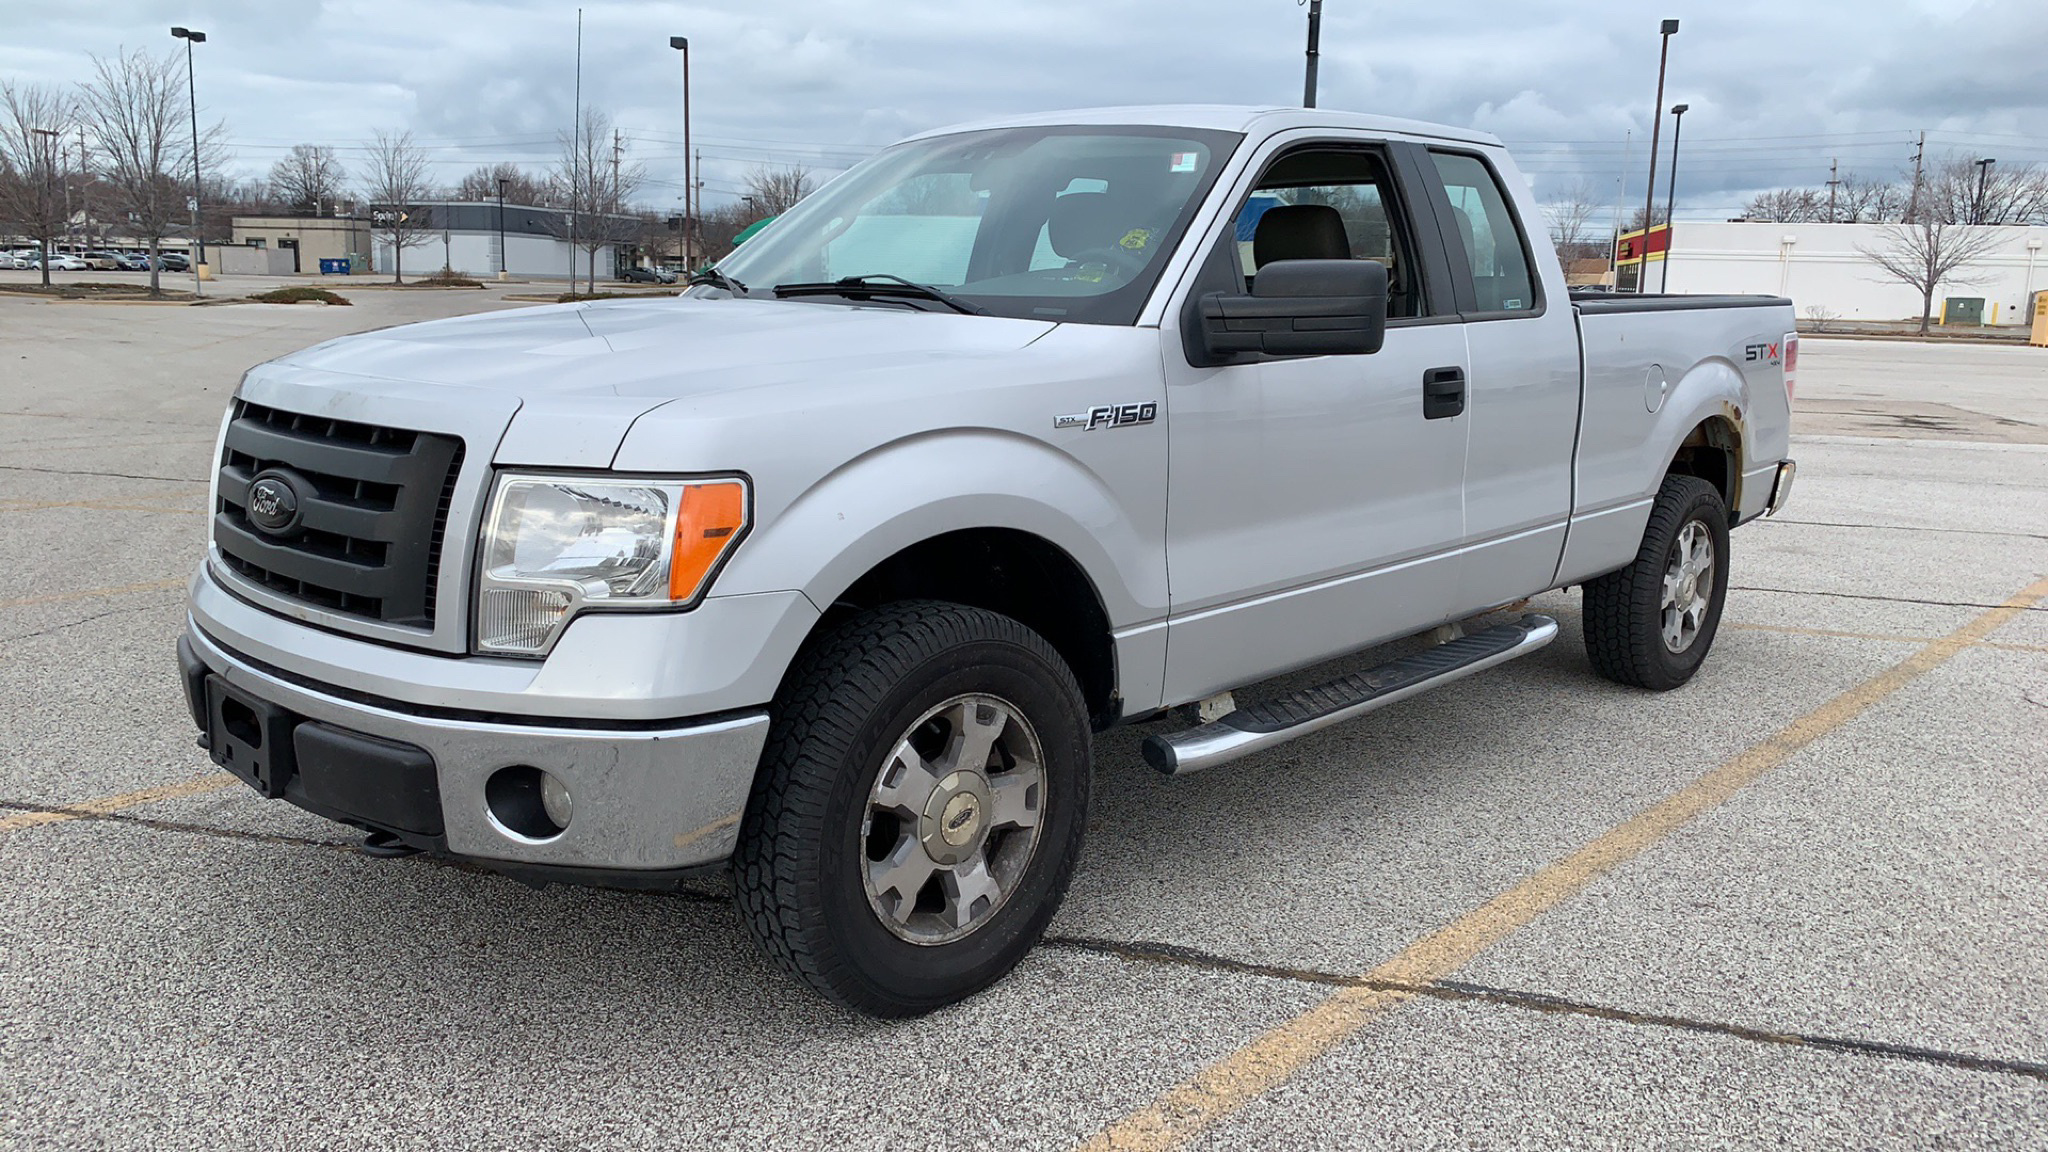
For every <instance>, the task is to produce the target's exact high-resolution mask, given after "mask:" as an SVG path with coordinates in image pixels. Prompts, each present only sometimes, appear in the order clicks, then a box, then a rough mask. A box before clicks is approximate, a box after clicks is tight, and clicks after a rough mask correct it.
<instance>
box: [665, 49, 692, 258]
mask: <svg viewBox="0 0 2048 1152" xmlns="http://www.w3.org/2000/svg"><path fill="white" fill-rule="evenodd" d="M668 46H669V47H671V48H673V49H675V50H676V51H678V52H681V53H682V54H683V272H684V274H685V275H687V274H689V273H691V272H694V271H696V262H695V260H694V259H693V257H694V256H695V254H696V250H697V246H696V244H694V243H693V242H692V238H693V235H694V233H695V230H696V227H697V197H696V192H697V188H696V185H694V184H692V183H690V38H689V37H688V36H671V37H669V38H668Z"/></svg>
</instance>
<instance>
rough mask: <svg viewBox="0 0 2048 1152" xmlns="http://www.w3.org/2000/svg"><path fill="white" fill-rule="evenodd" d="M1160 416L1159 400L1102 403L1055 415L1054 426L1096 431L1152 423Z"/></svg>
mask: <svg viewBox="0 0 2048 1152" xmlns="http://www.w3.org/2000/svg"><path fill="white" fill-rule="evenodd" d="M1158 418H1159V405H1158V403H1157V402H1148V403H1145V404H1102V405H1098V406H1096V407H1094V408H1090V409H1089V410H1087V411H1086V412H1076V413H1074V414H1073V415H1071V416H1055V417H1053V420H1052V426H1053V427H1054V428H1080V429H1083V430H1085V431H1090V432H1092V431H1094V430H1095V429H1097V428H1128V427H1130V426H1132V425H1134V424H1150V423H1152V421H1154V420H1157V419H1158Z"/></svg>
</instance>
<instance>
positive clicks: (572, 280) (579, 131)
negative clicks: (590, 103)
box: [569, 8, 597, 294]
mask: <svg viewBox="0 0 2048 1152" xmlns="http://www.w3.org/2000/svg"><path fill="white" fill-rule="evenodd" d="M575 115H576V119H575V120H574V121H572V122H571V123H570V125H569V291H570V292H571V293H572V294H573V293H574V292H575V291H576V211H577V209H578V208H579V207H581V205H580V204H579V203H578V202H579V201H581V200H582V199H583V181H582V178H581V177H580V176H578V175H577V169H578V168H579V167H580V163H579V161H578V158H577V153H579V152H581V151H582V150H583V9H581V8H578V9H577V10H576V111H575ZM590 290H591V291H592V292H596V291H597V268H596V267H595V266H594V265H593V266H592V267H591V269H590Z"/></svg>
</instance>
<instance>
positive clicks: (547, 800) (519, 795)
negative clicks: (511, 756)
mask: <svg viewBox="0 0 2048 1152" xmlns="http://www.w3.org/2000/svg"><path fill="white" fill-rule="evenodd" d="M484 806H485V807H486V808H488V809H490V813H491V823H493V824H495V825H497V828H498V830H499V831H500V832H503V833H505V834H506V835H508V836H511V837H512V838H514V839H516V840H553V839H554V838H555V837H557V836H560V835H561V834H562V830H563V829H565V828H567V827H568V826H569V789H568V788H567V787H565V786H564V785H563V784H562V782H561V781H560V780H557V779H555V778H554V777H553V776H551V775H549V774H548V773H546V772H543V771H541V770H540V769H538V768H535V767H534V766H533V765H531V764H514V765H512V766H511V767H509V768H500V769H498V770H497V771H496V772H493V773H491V778H490V779H489V780H486V781H484Z"/></svg>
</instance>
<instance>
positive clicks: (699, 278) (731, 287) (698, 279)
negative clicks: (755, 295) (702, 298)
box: [684, 268, 747, 296]
mask: <svg viewBox="0 0 2048 1152" xmlns="http://www.w3.org/2000/svg"><path fill="white" fill-rule="evenodd" d="M699 284H709V285H711V286H712V287H713V288H723V289H725V290H726V291H727V292H730V293H732V294H733V295H735V296H745V295H746V294H747V286H746V285H745V284H742V283H740V282H739V281H737V280H735V279H733V278H732V277H730V276H727V275H726V274H725V273H723V272H720V271H719V270H718V269H716V268H706V269H705V270H703V271H702V272H692V273H690V278H689V279H688V280H687V281H685V282H684V286H685V287H688V288H695V287H697V286H698V285H699Z"/></svg>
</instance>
